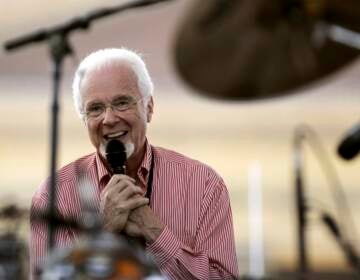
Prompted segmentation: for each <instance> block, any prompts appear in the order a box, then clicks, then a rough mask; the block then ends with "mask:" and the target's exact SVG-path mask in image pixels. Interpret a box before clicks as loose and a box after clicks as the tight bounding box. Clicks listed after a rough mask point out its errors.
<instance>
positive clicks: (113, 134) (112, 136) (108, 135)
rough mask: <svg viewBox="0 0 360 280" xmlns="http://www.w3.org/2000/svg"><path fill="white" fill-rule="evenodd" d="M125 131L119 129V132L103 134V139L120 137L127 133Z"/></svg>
mask: <svg viewBox="0 0 360 280" xmlns="http://www.w3.org/2000/svg"><path fill="white" fill-rule="evenodd" d="M127 133H128V132H127V131H121V132H114V133H109V134H106V135H104V138H105V140H111V139H117V138H120V137H123V136H125V135H126V134H127Z"/></svg>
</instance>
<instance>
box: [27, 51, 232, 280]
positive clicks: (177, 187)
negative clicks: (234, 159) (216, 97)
mask: <svg viewBox="0 0 360 280" xmlns="http://www.w3.org/2000/svg"><path fill="white" fill-rule="evenodd" d="M73 94H74V101H75V107H76V109H77V111H78V113H79V115H80V116H81V118H82V119H83V121H84V123H85V126H86V128H87V130H88V134H89V138H90V141H91V143H92V144H93V145H94V147H95V149H96V152H95V153H93V154H90V155H87V156H85V157H82V158H80V159H78V160H76V161H74V162H72V163H70V164H69V165H67V166H65V167H63V168H62V169H60V170H59V171H58V173H57V207H58V212H59V214H60V215H61V216H63V217H80V214H81V207H80V202H79V201H80V198H79V190H78V188H79V186H78V185H79V184H78V182H79V180H80V177H84V176H85V177H86V178H87V179H88V180H89V181H90V182H91V183H92V184H93V185H94V186H96V187H95V190H94V196H95V197H96V198H97V205H96V207H98V209H99V211H100V213H101V217H102V219H103V226H104V229H105V230H107V231H110V232H113V233H116V234H121V235H127V236H130V237H137V238H143V239H144V240H145V242H146V250H147V251H148V252H149V253H150V254H151V255H152V257H153V259H154V261H155V263H156V265H157V266H158V268H159V269H160V271H161V272H162V273H163V274H164V275H165V276H166V277H168V278H169V279H232V278H234V277H236V276H237V275H238V270H237V262H236V254H235V244H234V235H233V225H232V217H231V208H230V203H229V197H228V192H227V190H226V187H225V184H224V182H223V180H222V179H221V178H220V177H219V176H218V175H217V174H216V173H215V172H214V171H213V170H212V169H211V168H210V167H208V166H206V165H205V164H202V163H200V162H198V161H195V160H192V159H189V158H187V157H185V156H183V155H180V154H178V153H176V152H173V151H170V150H166V149H163V148H159V147H154V146H152V145H150V144H149V142H148V140H147V138H146V129H147V124H148V123H150V121H151V118H152V114H153V110H154V99H153V84H152V81H151V79H150V77H149V74H148V72H147V69H146V66H145V64H144V62H143V61H142V59H141V58H140V57H139V56H138V55H137V54H135V53H134V52H132V51H129V50H126V49H105V50H100V51H97V52H94V53H92V54H90V55H89V56H88V57H87V58H85V59H84V60H83V61H82V62H81V64H80V65H79V68H78V70H77V71H76V74H75V78H74V83H73ZM112 139H116V140H119V141H121V142H122V143H124V145H125V147H127V151H126V152H127V154H128V156H127V161H126V175H117V174H111V171H110V170H111V169H110V168H109V166H108V164H107V162H106V157H105V148H106V145H107V143H108V142H109V141H110V140H112ZM80 187H81V186H80ZM48 189H49V182H48V181H46V182H45V183H43V184H42V185H41V186H40V188H39V189H38V191H37V192H36V193H35V195H34V197H33V201H32V212H33V213H36V211H37V209H44V208H45V207H46V205H47V202H48V197H49V193H48ZM146 193H147V194H148V195H147V197H145V194H146ZM76 238H77V236H76V234H75V233H74V231H72V230H71V229H59V230H58V232H57V234H56V236H55V240H56V246H71V244H72V243H73V242H74V241H75V240H76ZM46 242H47V232H46V227H45V225H44V224H41V223H35V221H34V220H33V221H32V222H31V252H30V257H31V265H32V266H35V265H36V264H40V263H42V262H43V258H44V256H45V255H46V244H47V243H46Z"/></svg>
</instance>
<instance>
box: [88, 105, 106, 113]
mask: <svg viewBox="0 0 360 280" xmlns="http://www.w3.org/2000/svg"><path fill="white" fill-rule="evenodd" d="M103 108H104V107H103V106H101V105H94V106H91V107H89V108H88V110H87V111H88V112H101V111H102V110H103Z"/></svg>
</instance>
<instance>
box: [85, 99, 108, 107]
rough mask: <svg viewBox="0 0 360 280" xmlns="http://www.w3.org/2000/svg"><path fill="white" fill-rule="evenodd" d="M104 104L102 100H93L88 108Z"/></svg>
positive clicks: (88, 104)
mask: <svg viewBox="0 0 360 280" xmlns="http://www.w3.org/2000/svg"><path fill="white" fill-rule="evenodd" d="M102 104H104V103H103V102H101V101H100V100H92V101H89V103H87V104H86V106H92V105H102Z"/></svg>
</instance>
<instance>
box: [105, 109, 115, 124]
mask: <svg viewBox="0 0 360 280" xmlns="http://www.w3.org/2000/svg"><path fill="white" fill-rule="evenodd" d="M117 121H118V116H117V115H116V113H115V112H114V109H113V108H112V107H111V106H108V107H106V109H105V112H104V119H103V124H107V125H111V124H114V123H116V122H117Z"/></svg>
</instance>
